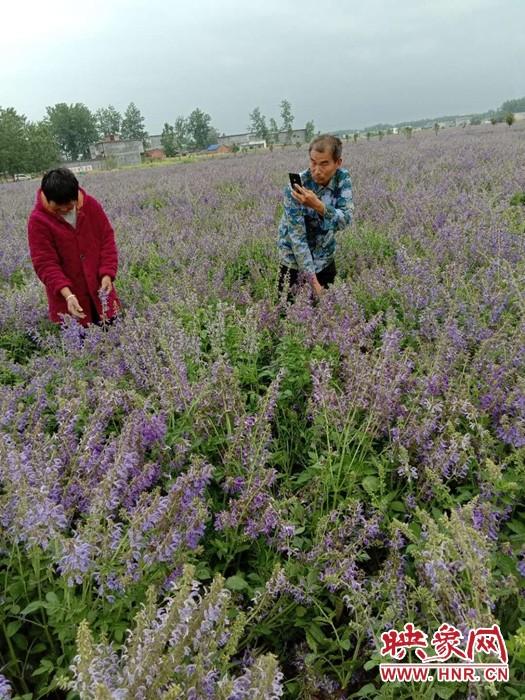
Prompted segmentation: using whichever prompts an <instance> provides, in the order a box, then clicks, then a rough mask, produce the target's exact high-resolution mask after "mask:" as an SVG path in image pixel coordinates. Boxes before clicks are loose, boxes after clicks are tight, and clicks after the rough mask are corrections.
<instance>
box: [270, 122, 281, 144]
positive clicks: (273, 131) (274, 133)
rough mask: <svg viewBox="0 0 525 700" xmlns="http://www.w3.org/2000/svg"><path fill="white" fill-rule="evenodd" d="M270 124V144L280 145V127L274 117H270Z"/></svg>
mask: <svg viewBox="0 0 525 700" xmlns="http://www.w3.org/2000/svg"><path fill="white" fill-rule="evenodd" d="M269 124H270V128H269V130H268V131H269V134H270V143H279V127H278V126H277V122H276V121H275V119H274V118H273V117H270V122H269Z"/></svg>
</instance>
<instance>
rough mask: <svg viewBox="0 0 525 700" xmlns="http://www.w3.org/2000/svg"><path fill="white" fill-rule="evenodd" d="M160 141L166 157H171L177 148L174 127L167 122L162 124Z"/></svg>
mask: <svg viewBox="0 0 525 700" xmlns="http://www.w3.org/2000/svg"><path fill="white" fill-rule="evenodd" d="M160 142H161V144H162V147H163V148H164V152H165V153H166V155H167V156H168V158H172V157H173V156H174V155H175V154H176V152H177V148H176V146H175V129H174V127H173V126H171V125H170V124H168V123H166V124H164V128H163V129H162V136H161V137H160Z"/></svg>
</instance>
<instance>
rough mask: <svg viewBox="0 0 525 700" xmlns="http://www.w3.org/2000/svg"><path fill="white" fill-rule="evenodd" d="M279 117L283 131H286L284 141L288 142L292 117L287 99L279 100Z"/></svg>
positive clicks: (290, 138)
mask: <svg viewBox="0 0 525 700" xmlns="http://www.w3.org/2000/svg"><path fill="white" fill-rule="evenodd" d="M281 119H282V124H283V131H286V141H287V143H290V142H291V140H292V131H293V122H294V117H293V114H292V105H291V104H290V102H288V100H282V102H281Z"/></svg>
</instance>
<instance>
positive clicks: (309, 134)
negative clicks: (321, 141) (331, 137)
mask: <svg viewBox="0 0 525 700" xmlns="http://www.w3.org/2000/svg"><path fill="white" fill-rule="evenodd" d="M314 134H315V125H314V123H313V121H309V122H306V125H305V127H304V140H305V142H306V143H309V142H310V141H311V140H312V139H313V137H314Z"/></svg>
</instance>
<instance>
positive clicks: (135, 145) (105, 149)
mask: <svg viewBox="0 0 525 700" xmlns="http://www.w3.org/2000/svg"><path fill="white" fill-rule="evenodd" d="M89 152H90V154H91V158H92V159H93V160H106V161H109V162H110V163H111V164H113V163H114V164H115V166H116V167H121V166H123V165H140V164H141V163H142V154H143V153H144V144H143V143H142V141H139V140H138V139H137V140H130V141H120V140H119V139H118V138H116V137H114V136H109V137H108V138H107V139H106V140H105V141H99V142H98V143H93V144H91V146H90V147H89Z"/></svg>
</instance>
